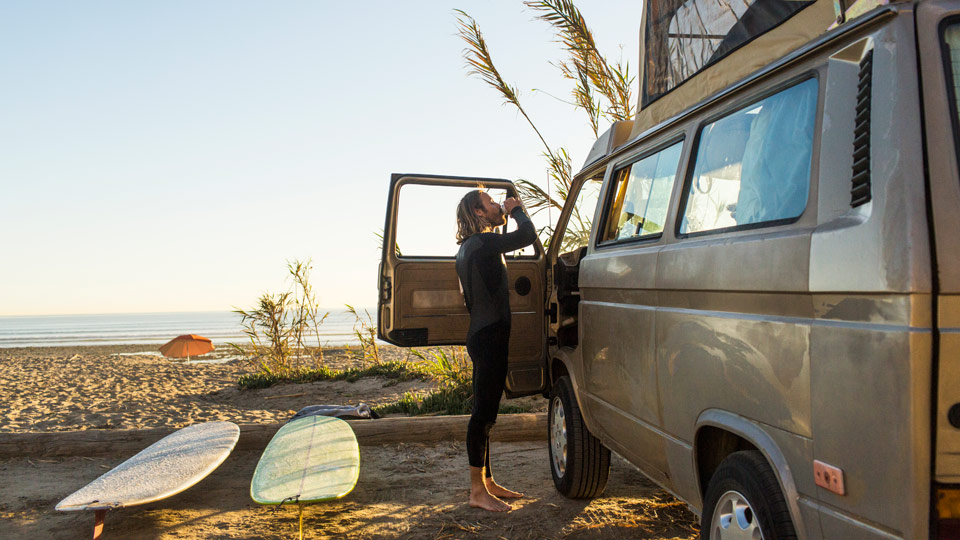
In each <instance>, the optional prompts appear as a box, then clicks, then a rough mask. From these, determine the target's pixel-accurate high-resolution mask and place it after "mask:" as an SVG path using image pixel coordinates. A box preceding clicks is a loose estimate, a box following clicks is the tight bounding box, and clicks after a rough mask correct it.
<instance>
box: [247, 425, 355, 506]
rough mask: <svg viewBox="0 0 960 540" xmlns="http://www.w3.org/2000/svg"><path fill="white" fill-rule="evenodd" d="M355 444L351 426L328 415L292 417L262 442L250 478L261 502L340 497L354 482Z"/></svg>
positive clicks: (276, 502) (258, 500) (306, 500)
mask: <svg viewBox="0 0 960 540" xmlns="http://www.w3.org/2000/svg"><path fill="white" fill-rule="evenodd" d="M359 476H360V447H359V445H358V444H357V437H356V435H354V433H353V429H352V428H351V427H350V424H348V423H346V422H344V421H343V420H340V419H337V418H332V417H329V416H307V417H304V418H298V419H296V420H293V421H291V422H289V423H287V424H286V425H284V426H283V427H282V428H280V430H279V431H277V433H276V434H275V435H274V436H273V439H271V440H270V443H269V444H267V447H266V449H264V451H263V455H261V456H260V462H259V463H257V468H256V470H255V471H254V472H253V480H252V481H251V482H250V496H251V497H252V498H253V500H254V501H256V502H258V503H260V504H267V505H270V504H273V505H276V504H284V503H288V502H292V503H298V504H300V505H302V504H305V503H314V502H320V501H329V500H333V499H339V498H341V497H343V496H345V495H347V494H348V493H350V492H351V491H353V488H354V486H356V485H357V479H358V478H359Z"/></svg>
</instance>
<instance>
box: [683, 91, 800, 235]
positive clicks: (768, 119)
mask: <svg viewBox="0 0 960 540" xmlns="http://www.w3.org/2000/svg"><path fill="white" fill-rule="evenodd" d="M816 112H817V80H816V79H808V80H806V81H804V82H802V83H800V84H797V85H795V86H792V87H790V88H788V89H786V90H784V91H782V92H779V93H777V94H774V95H772V96H769V97H767V98H764V99H762V100H760V101H758V102H755V103H753V104H751V105H748V106H746V107H743V108H741V109H739V110H737V111H736V112H733V113H732V114H729V115H727V116H725V117H723V118H721V119H720V120H717V121H715V122H712V123H710V124H707V125H706V126H704V127H703V128H701V129H700V133H699V134H698V146H697V158H696V162H695V163H696V166H695V168H694V170H693V174H692V175H690V179H689V183H690V184H689V186H688V189H687V196H686V200H685V203H684V208H683V209H682V215H683V220H682V221H681V223H680V229H679V232H680V234H693V233H699V232H706V231H724V230H730V229H739V228H744V227H747V228H749V227H754V226H761V225H762V224H769V225H772V224H778V223H784V222H786V221H790V220H792V219H795V218H797V217H799V216H800V214H802V213H803V210H804V208H806V206H807V197H808V194H809V191H810V163H811V158H812V153H813V129H814V123H815V121H816Z"/></svg>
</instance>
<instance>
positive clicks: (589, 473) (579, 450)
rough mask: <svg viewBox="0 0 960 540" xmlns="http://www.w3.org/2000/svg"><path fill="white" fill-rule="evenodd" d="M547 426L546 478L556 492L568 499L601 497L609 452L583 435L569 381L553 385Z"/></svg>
mask: <svg viewBox="0 0 960 540" xmlns="http://www.w3.org/2000/svg"><path fill="white" fill-rule="evenodd" d="M548 425H549V428H548V429H549V441H550V444H549V447H550V474H551V476H553V484H554V485H555V486H556V487H557V491H559V492H560V493H562V494H564V495H565V496H567V497H570V498H571V499H582V498H589V497H596V496H597V495H600V494H601V493H603V488H604V487H606V485H607V475H608V474H609V473H610V450H608V449H607V448H606V447H605V446H603V445H602V444H600V439H597V438H596V437H594V436H593V435H591V434H590V432H589V431H587V426H586V425H584V423H583V418H582V417H581V416H580V407H579V405H577V399H576V397H575V396H574V395H573V385H572V384H571V383H570V378H569V377H566V376H564V377H560V378H559V379H558V380H557V382H556V383H555V384H554V385H553V390H552V391H551V392H550V412H549V414H548Z"/></svg>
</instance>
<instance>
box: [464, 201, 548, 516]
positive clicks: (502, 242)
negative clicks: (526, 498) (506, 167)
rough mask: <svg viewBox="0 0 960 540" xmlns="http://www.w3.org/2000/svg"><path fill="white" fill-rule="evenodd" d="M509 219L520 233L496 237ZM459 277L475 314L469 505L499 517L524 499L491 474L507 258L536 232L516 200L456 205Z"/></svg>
mask: <svg viewBox="0 0 960 540" xmlns="http://www.w3.org/2000/svg"><path fill="white" fill-rule="evenodd" d="M507 215H509V216H510V217H512V218H513V219H515V220H516V222H517V230H516V231H514V232H511V233H505V234H497V233H495V232H493V229H494V228H495V227H499V226H502V225H506V223H507ZM457 229H458V231H457V243H458V244H460V251H459V252H458V253H457V275H458V276H459V278H460V286H461V288H462V289H463V297H464V300H465V301H466V304H467V311H468V312H469V313H470V329H469V330H468V331H467V353H468V354H469V355H470V360H471V361H472V362H473V411H472V413H471V415H470V423H469V424H468V425H467V457H468V458H469V461H470V506H473V507H477V508H483V509H485V510H490V511H494V512H504V511H507V510H510V508H511V506H510V505H509V504H507V503H506V502H504V501H503V500H501V499H515V498H519V497H522V496H523V494H522V493H517V492H516V491H511V490H509V489H506V488H504V487H502V486H500V485H498V484H497V483H496V482H494V480H493V472H492V471H491V470H490V428H492V427H493V425H494V423H496V421H497V410H498V409H499V408H500V396H501V395H502V394H503V387H504V385H505V384H506V380H507V351H508V346H509V339H510V292H509V284H508V282H507V266H506V263H505V262H504V260H503V254H504V253H509V252H511V251H516V250H518V249H521V248H523V247H525V246H529V245H530V244H532V243H533V242H534V240H536V238H537V233H536V231H535V230H534V228H533V223H532V222H531V221H530V217H529V216H527V214H526V212H525V211H524V209H523V206H522V205H521V204H520V201H518V200H517V199H513V198H510V199H507V200H506V201H504V203H503V209H501V208H500V205H498V204H497V203H496V202H494V201H493V199H492V198H491V197H490V195H488V194H487V193H486V192H484V191H482V190H474V191H471V192H470V193H467V194H466V195H465V196H464V197H463V199H462V200H461V201H460V204H459V206H457Z"/></svg>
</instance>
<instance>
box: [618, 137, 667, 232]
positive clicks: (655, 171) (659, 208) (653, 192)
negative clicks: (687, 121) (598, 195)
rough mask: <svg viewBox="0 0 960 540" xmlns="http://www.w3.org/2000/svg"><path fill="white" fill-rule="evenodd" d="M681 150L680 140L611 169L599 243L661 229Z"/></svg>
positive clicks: (665, 216) (661, 230) (660, 230)
mask: <svg viewBox="0 0 960 540" xmlns="http://www.w3.org/2000/svg"><path fill="white" fill-rule="evenodd" d="M682 149H683V142H682V141H680V142H677V143H675V144H673V145H671V146H669V147H667V148H664V149H663V150H661V151H659V152H657V153H655V154H651V155H649V156H647V157H645V158H643V159H641V160H639V161H635V162H633V163H631V164H630V165H627V166H626V167H623V168H622V169H618V170H616V171H614V173H613V178H614V182H613V188H612V190H611V195H610V196H609V198H608V200H609V201H610V202H608V203H607V206H608V208H609V211H607V212H606V216H607V222H606V226H605V227H604V231H603V236H602V237H601V239H600V242H617V241H624V240H633V239H637V238H647V237H654V236H659V235H660V234H661V233H662V232H663V226H664V221H666V218H667V208H668V207H669V206H670V194H671V193H672V192H673V183H674V180H676V177H677V166H678V165H679V164H680V151H681V150H682Z"/></svg>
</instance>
